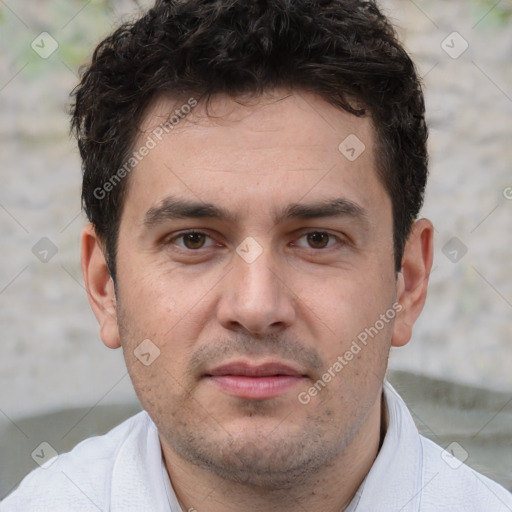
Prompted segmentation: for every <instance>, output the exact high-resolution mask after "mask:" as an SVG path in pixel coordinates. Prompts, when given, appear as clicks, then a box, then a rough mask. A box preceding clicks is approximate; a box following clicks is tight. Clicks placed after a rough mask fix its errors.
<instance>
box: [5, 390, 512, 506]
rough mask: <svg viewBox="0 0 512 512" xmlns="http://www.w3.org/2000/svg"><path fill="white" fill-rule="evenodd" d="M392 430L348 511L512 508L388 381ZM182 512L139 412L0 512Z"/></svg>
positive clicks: (20, 491) (62, 460) (23, 489)
mask: <svg viewBox="0 0 512 512" xmlns="http://www.w3.org/2000/svg"><path fill="white" fill-rule="evenodd" d="M384 397H385V400H386V406H387V413H388V428H387V431H386V436H385V438H384V442H383V445H382V447H381V450H380V452H379V454H378V456H377V458H376V460H375V462H374V464H373V466H372V468H371V469H370V472H369V473H368V475H367V476H366V478H365V480H364V481H363V483H362V484H361V486H360V488H359V490H358V491H357V493H356V495H355V497H354V499H353V500H352V502H351V504H350V505H349V507H348V508H347V509H346V510H345V512H444V511H447V512H512V494H510V493H509V492H508V491H506V490H505V489H504V488H503V487H501V486H500V485H498V484H497V483H495V482H493V481H492V480H490V479H488V478H486V477H484V476H483V475H481V474H479V473H477V472H476V471H474V470H472V469H470V468H469V467H468V466H466V465H465V464H460V463H459V461H457V460H456V459H453V458H451V457H450V455H449V454H447V453H446V452H444V451H443V449H442V448H440V447H439V446H437V445H436V444H434V443H433V442H431V441H429V440H428V439H426V438H424V437H422V436H420V435H419V433H418V430H417V428H416V426H415V424H414V421H413V419H412V416H411V414H410V412H409V410H408V409H407V406H406V405H405V403H404V402H403V400H402V399H401V398H400V396H398V394H397V393H396V391H395V390H394V389H393V387H392V386H391V385H390V384H389V383H387V382H386V383H385V385H384ZM46 511H51V512H70V511H78V512H86V511H87V512H89V511H91V512H98V511H105V512H107V511H109V512H183V511H182V509H181V508H180V506H179V503H178V500H177V498H176V494H175V493H174V490H173V488H172V485H171V482H170V481H169V476H168V473H167V470H166V468H165V465H164V461H163V458H162V450H161V446H160V440H159V438H158V431H157V428H156V426H155V424H154V423H153V421H152V420H151V418H150V417H149V415H148V414H147V413H146V412H145V411H142V412H140V413H138V414H136V415H135V416H133V417H131V418H129V419H128V420H126V421H125V422H123V423H121V424H120V425H118V426H117V427H115V428H114V429H112V430H111V431H110V432H109V433H107V434H105V435H104V436H98V437H92V438H89V439H86V440H85V441H83V442H81V443H80V444H78V445H77V446H76V447H75V448H74V449H73V450H72V451H70V452H69V453H66V454H61V455H59V456H58V457H56V458H55V459H53V460H52V463H51V465H47V469H42V468H39V469H36V470H34V471H32V472H31V473H30V474H29V475H28V476H26V477H25V478H24V480H23V481H22V482H21V484H20V485H19V487H18V488H17V489H16V490H15V491H14V492H13V493H12V494H11V495H10V496H9V497H7V498H6V499H5V500H4V501H2V502H1V503H0V512H46Z"/></svg>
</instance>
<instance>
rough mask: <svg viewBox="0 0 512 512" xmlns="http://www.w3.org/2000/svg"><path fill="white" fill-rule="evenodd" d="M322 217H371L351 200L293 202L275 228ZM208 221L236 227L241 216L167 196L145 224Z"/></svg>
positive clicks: (280, 214) (276, 218)
mask: <svg viewBox="0 0 512 512" xmlns="http://www.w3.org/2000/svg"><path fill="white" fill-rule="evenodd" d="M321 217H349V218H353V219H359V220H365V219H366V218H367V217H368V212H367V211H366V210H365V209H364V208H363V207H362V206H360V205H358V204H357V203H354V202H353V201H350V200H349V199H345V198H334V199H327V200H322V201H316V202H312V203H291V204H289V205H287V206H286V207H284V208H283V209H281V210H280V211H279V212H277V213H274V215H273V217H272V218H273V222H274V225H277V224H279V223H281V222H283V221H285V220H291V219H315V218H321ZM205 218H208V219H216V220H220V221H225V222H230V223H233V224H235V223H236V222H237V220H238V219H239V216H238V215H235V214H233V213H231V212H230V211H229V210H226V209H225V208H223V207H221V206H218V205H214V204H211V203H204V202H196V201H191V200H188V199H179V198H176V197H167V198H165V199H164V200H163V201H161V202H160V203H159V204H158V205H157V206H153V207H151V208H150V209H149V210H148V211H147V212H146V215H145V216H144V222H143V224H144V226H145V227H147V228H151V227H154V226H157V225H159V224H162V223H164V222H167V221H170V220H177V219H205Z"/></svg>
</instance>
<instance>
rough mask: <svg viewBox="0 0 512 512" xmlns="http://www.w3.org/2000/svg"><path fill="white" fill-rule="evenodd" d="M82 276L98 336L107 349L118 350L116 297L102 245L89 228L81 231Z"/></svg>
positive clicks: (92, 228)
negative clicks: (98, 329) (96, 322)
mask: <svg viewBox="0 0 512 512" xmlns="http://www.w3.org/2000/svg"><path fill="white" fill-rule="evenodd" d="M81 242H82V274H83V276H84V281H85V288H86V290H87V295H88V297H89V303H90V305H91V308H92V310H93V312H94V315H95V316H96V318H97V320H98V322H99V324H100V336H101V339H102V341H103V343H104V344H105V345H106V346H107V347H109V348H119V347H120V346H121V338H120V336H119V328H118V325H117V312H116V295H115V289H114V282H113V280H112V278H111V277H110V273H109V271H108V267H107V262H106V260H105V255H104V252H103V244H102V243H101V241H100V239H99V238H98V235H97V234H96V231H95V229H94V227H93V226H92V224H88V225H87V226H85V227H84V229H83V230H82V239H81Z"/></svg>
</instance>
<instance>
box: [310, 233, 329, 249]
mask: <svg viewBox="0 0 512 512" xmlns="http://www.w3.org/2000/svg"><path fill="white" fill-rule="evenodd" d="M329 237H330V235H329V234H328V233H321V232H320V231H313V232H312V233H308V235H307V239H308V244H310V246H311V247H312V248H313V249H324V248H325V247H327V244H328V243H329Z"/></svg>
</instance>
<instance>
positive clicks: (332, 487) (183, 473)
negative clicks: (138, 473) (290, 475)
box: [161, 400, 385, 512]
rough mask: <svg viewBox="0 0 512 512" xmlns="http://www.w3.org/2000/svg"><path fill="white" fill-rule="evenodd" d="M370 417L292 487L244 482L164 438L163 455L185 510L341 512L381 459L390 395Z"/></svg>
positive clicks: (379, 402) (199, 511)
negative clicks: (180, 452)
mask: <svg viewBox="0 0 512 512" xmlns="http://www.w3.org/2000/svg"><path fill="white" fill-rule="evenodd" d="M377 402H378V403H376V404H375V407H374V408H373V409H372V410H371V411H370V413H369V414H368V416H367V417H366V420H365V422H364V423H363V425H362V426H361V428H360V429H359V431H358V432H357V434H356V435H355V436H354V438H353V439H352V441H351V443H350V444H349V445H347V447H346V448H345V450H344V451H343V452H342V453H341V454H339V455H338V456H337V457H336V458H335V459H334V460H333V461H332V462H331V463H330V464H329V465H327V466H325V467H323V468H322V469H321V470H320V471H318V472H317V473H316V474H315V475H314V477H313V478H309V479H308V480H307V481H301V482H300V483H299V482H298V483H297V486H296V488H292V489H289V488H288V489H286V490H275V489H266V488H262V487H256V486H254V485H251V483H250V482H247V483H244V484H241V483H238V482H232V481H228V480H225V479H224V478H222V477H220V476H218V475H216V474H214V473H212V472H210V471H208V470H205V469H203V468H201V467H198V466H196V465H193V464H191V463H189V462H188V461H187V460H185V459H183V458H182V457H181V456H179V455H178V454H177V453H176V452H174V451H173V450H172V449H171V448H170V446H169V445H168V444H167V443H166V442H165V441H164V440H163V439H162V438H161V444H162V449H163V455H164V460H165V464H166V467H167V471H168V473H169V478H170V480H171V482H172V485H173V488H174V491H175V493H176V496H177V498H178V500H179V502H180V504H181V506H182V509H183V510H185V511H197V512H203V511H205V510H208V512H232V511H233V512H234V511H237V512H238V511H239V510H240V506H241V505H242V504H243V509H244V510H245V511H246V512H256V511H258V512H259V511H261V510H265V511H268V512H274V511H275V512H277V511H279V512H291V511H293V512H296V511H297V509H304V510H310V511H312V512H316V511H318V512H320V511H321V512H341V511H343V510H345V509H346V507H347V506H348V505H349V504H350V502H351V501H352V499H353V497H354V495H355V494H356V492H357V490H358V489H359V486H360V485H361V483H362V482H363V480H364V478H365V477H366V475H367V474H368V472H369V471H370V468H371V467H372V465H373V462H374V461H375V458H376V456H377V454H378V451H379V449H380V446H381V445H382V441H383V437H384V434H385V411H384V401H383V400H378V401H377Z"/></svg>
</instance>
